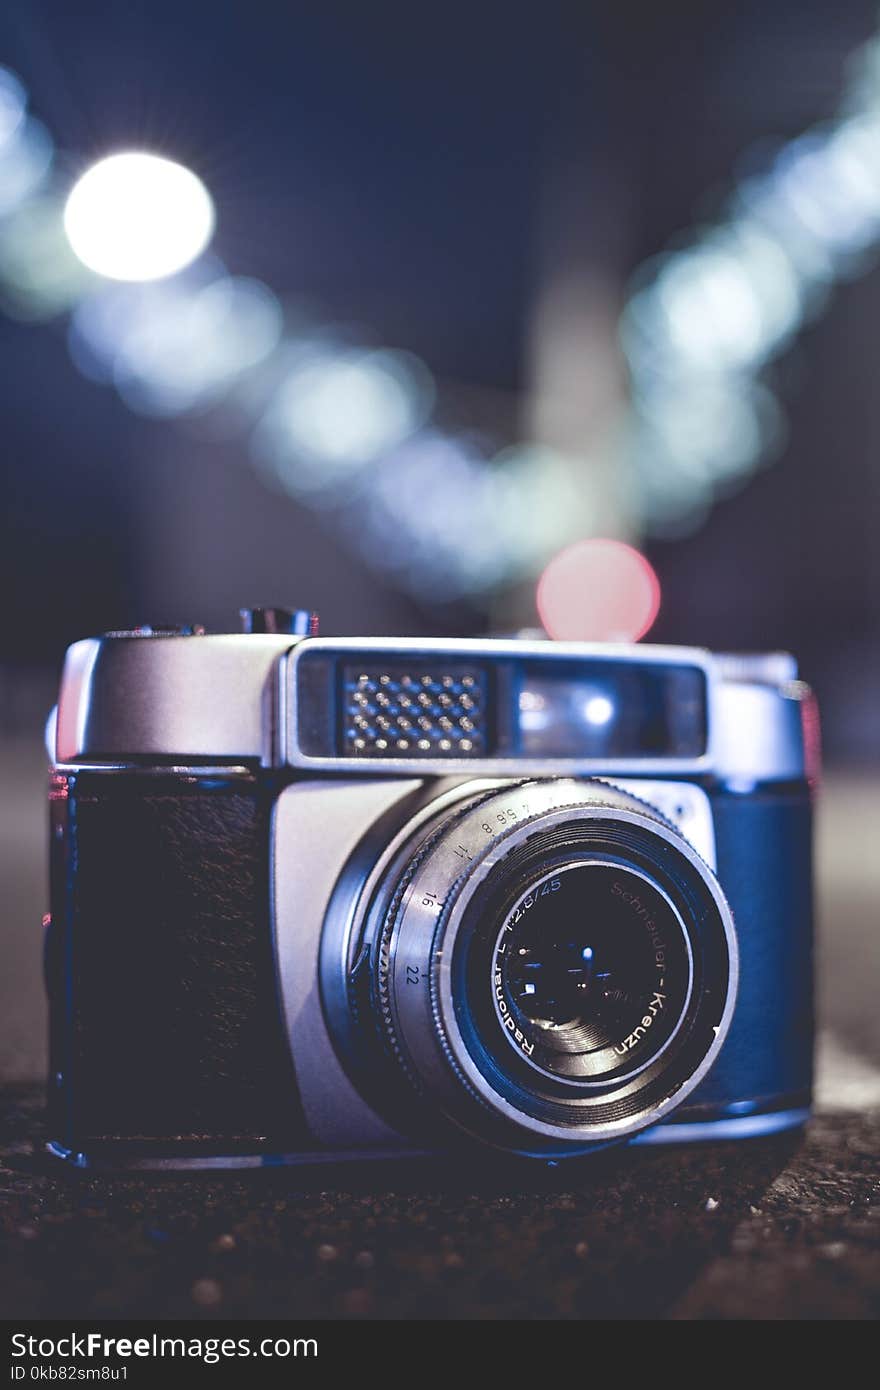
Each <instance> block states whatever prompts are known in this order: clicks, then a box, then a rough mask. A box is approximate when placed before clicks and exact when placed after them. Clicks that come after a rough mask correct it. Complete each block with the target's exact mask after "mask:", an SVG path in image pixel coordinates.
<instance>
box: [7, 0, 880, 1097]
mask: <svg viewBox="0 0 880 1390" xmlns="http://www.w3.org/2000/svg"><path fill="white" fill-rule="evenodd" d="M0 64H3V71H2V73H0V383H2V385H0V391H2V394H3V401H4V411H3V422H4V447H3V464H4V467H3V474H4V479H3V481H4V486H3V510H2V523H0V525H2V545H0V567H2V574H3V587H4V591H5V593H6V604H5V622H4V625H3V641H2V648H0V738H2V742H0V754H2V761H0V787H2V791H0V830H2V836H3V839H2V865H3V888H4V898H5V902H6V922H5V924H4V933H5V945H6V947H7V979H8V981H9V984H8V986H7V989H6V991H5V993H4V996H3V1004H4V1014H5V1025H4V1036H3V1038H2V1044H0V1071H2V1073H3V1074H4V1075H6V1076H13V1077H30V1076H33V1075H36V1074H39V1072H40V1069H41V1066H42V1046H43V1043H42V1028H43V1021H42V1020H43V1015H42V1000H41V993H40V982H39V950H38V933H39V920H40V914H41V912H42V911H43V910H44V906H43V899H44V891H43V858H42V856H43V835H44V830H43V800H42V799H43V776H44V767H43V759H42V754H41V745H40V739H41V731H42V726H43V723H44V720H45V716H46V713H47V711H48V708H49V706H50V705H51V703H52V701H53V686H54V682H55V680H56V678H57V673H58V670H59V666H60V661H61V657H62V655H63V651H64V648H65V646H66V645H67V644H68V643H69V642H71V641H72V640H74V639H76V638H78V637H81V636H85V635H89V634H93V633H96V632H100V631H103V630H106V629H110V628H115V627H125V626H132V625H136V624H138V623H155V624H157V625H162V624H174V623H181V622H193V621H196V622H201V623H204V624H206V625H208V626H209V627H215V628H221V629H222V628H224V627H227V626H229V625H230V624H233V623H234V622H235V620H236V614H237V610H238V609H239V607H241V606H242V605H244V604H248V603H256V604H259V603H266V604H269V603H289V604H293V605H301V606H310V607H314V608H317V609H318V610H319V611H320V613H321V618H322V628H323V631H324V632H326V633H354V634H368V633H374V634H378V633H401V634H415V633H430V634H467V635H470V634H479V633H484V632H489V631H492V630H503V631H512V630H516V629H519V628H526V627H531V628H534V627H535V626H536V625H537V622H538V617H537V613H536V608H535V600H534V595H535V585H536V580H537V577H538V576H539V574H540V573H541V571H542V569H543V567H544V565H545V564H546V563H547V562H548V561H549V560H550V559H551V558H552V556H553V555H554V554H556V553H557V552H558V551H560V550H561V549H562V548H563V547H565V546H566V545H568V544H569V543H571V542H572V541H575V540H578V539H580V538H584V537H591V536H610V537H617V538H620V539H624V540H626V541H628V542H630V543H631V544H633V545H635V546H637V547H638V548H639V549H640V550H642V551H643V552H644V553H645V554H647V556H648V557H649V559H650V561H651V563H652V564H653V566H654V568H655V570H656V572H657V575H658V576H659V580H660V585H661V591H662V604H661V608H660V614H659V617H658V619H657V622H656V624H655V625H654V627H653V628H652V630H651V633H650V640H652V641H660V642H681V643H695V644H704V645H708V646H711V647H715V648H721V649H725V648H730V649H747V650H757V649H762V648H785V649H789V650H792V651H793V652H795V653H796V654H797V656H798V657H799V659H800V661H801V668H802V672H803V674H804V676H805V678H806V679H808V680H810V681H811V682H812V683H813V684H814V685H815V687H816V688H817V690H818V693H819V696H820V700H821V703H822V710H823V724H824V738H825V751H826V758H827V761H828V765H829V768H830V773H831V775H830V777H829V783H828V795H827V801H826V806H827V811H826V816H825V818H824V819H823V828H822V836H821V838H820V856H819V857H820V873H821V874H822V878H821V884H822V892H823V894H824V897H823V912H824V916H825V921H824V925H825V928H826V933H827V935H826V940H828V939H830V940H831V941H832V943H833V944H832V946H831V947H828V948H825V947H823V956H822V968H821V971H820V999H821V1003H822V1007H823V1010H825V1015H824V1016H825V1017H826V1020H827V1019H830V1020H831V1022H832V1024H833V1029H834V1037H835V1043H834V1045H835V1047H837V1048H838V1054H835V1055H844V1056H845V1057H847V1058H851V1057H856V1056H857V1057H859V1058H865V1057H867V1056H868V1055H869V1054H870V1053H871V1052H872V1051H873V1049H874V1047H875V1036H874V1033H873V1032H872V1031H871V1030H872V1029H875V1027H876V1025H875V1024H874V1023H873V1022H872V1020H873V1017H874V1011H873V1001H872V1000H871V999H869V998H868V997H867V994H865V995H864V996H863V995H859V994H858V981H859V980H862V981H864V980H865V979H867V978H870V976H871V974H872V972H873V970H874V969H875V961H876V948H875V947H874V945H873V944H872V942H871V940H870V931H869V930H868V926H869V924H870V922H871V921H872V920H874V921H876V906H875V903H874V892H875V887H874V884H873V882H872V878H873V875H874V873H875V867H874V865H875V863H876V850H874V851H873V855H874V862H873V863H872V862H871V855H870V854H869V853H867V851H868V847H869V844H870V839H871V837H870V835H869V827H870V825H871V822H872V821H873V822H874V823H875V824H876V811H875V800H874V782H873V781H872V777H871V773H872V770H873V771H874V772H875V773H876V772H877V771H878V764H880V719H878V717H877V708H878V689H880V679H878V676H880V673H878V632H880V547H878V543H877V531H878V522H880V467H878V457H880V390H878V387H877V380H878V372H880V352H878V343H880V15H878V12H877V7H876V4H875V3H869V0H840V3H838V4H836V5H834V6H831V5H828V4H813V3H808V0H798V2H797V3H795V2H794V0H778V3H776V4H774V5H773V6H767V5H766V4H762V3H759V2H758V0H737V3H736V4H733V3H716V4H713V5H711V6H710V5H705V4H699V3H697V0H688V2H685V0H673V3H670V4H667V5H663V6H648V5H638V4H635V3H627V2H626V0H623V2H622V3H615V4H610V3H606V4H599V3H595V4H593V3H586V0H582V2H581V3H563V0H555V2H554V3H550V4H545V5H542V6H521V7H517V6H510V5H506V6H501V5H495V4H487V5H471V6H469V7H467V8H466V9H465V7H460V8H459V7H457V6H454V5H453V6H449V7H443V8H441V9H439V10H437V9H425V8H419V7H416V8H415V9H413V8H412V7H407V8H404V7H402V6H401V7H398V6H396V5H387V6H383V5H382V4H381V3H380V4H378V5H371V6H355V5H336V4H333V3H332V0H331V3H327V4H322V5H320V6H318V5H306V4H302V5H300V4H291V5H286V6H280V5H276V4H265V3H264V4H261V3H260V0H254V3H252V4H250V5H247V6H245V5H235V4H217V3H214V4H210V5H209V4H207V3H205V4H201V3H192V0H191V2H190V3H184V4H182V5H181V4H180V3H179V0H178V3H175V4H173V5H172V4H170V3H167V0H150V3H149V4H146V3H145V2H144V0H135V2H134V3H130V4H126V5H124V6H121V5H118V4H111V3H109V0H89V2H88V3H81V4H76V5H70V4H68V3H66V2H65V0H7V4H6V5H5V7H4V11H3V15H2V18H0ZM126 150H146V151H149V152H152V153H154V154H158V155H162V156H165V157H166V158H168V159H173V160H175V161H178V162H179V163H181V164H183V165H185V166H186V167H187V168H189V169H192V170H193V171H194V172H195V173H197V174H198V176H199V178H200V179H201V180H202V181H203V182H204V184H205V186H206V187H207V189H208V191H209V193H210V196H211V198H212V200H213V204H214V211H215V216H216V225H215V228H214V233H213V237H212V239H211V241H210V245H209V246H208V248H207V249H206V251H205V252H204V253H203V254H202V255H201V256H200V257H199V258H198V259H196V260H195V261H194V262H193V263H192V264H191V265H190V266H188V267H187V268H186V269H184V270H181V271H180V272H179V273H178V274H175V275H173V276H171V277H169V278H167V279H164V280H157V281H153V282H149V283H145V284H136V285H129V284H124V283H121V282H119V281H113V280H107V279H104V278H103V277H101V276H100V275H97V274H93V273H91V272H90V271H88V270H86V269H85V267H84V266H83V265H82V264H81V262H80V261H78V260H77V259H76V257H75V256H74V254H73V252H72V250H71V248H70V245H69V244H68V242H67V240H66V238H65V232H64V224H63V221H62V213H63V208H64V204H65V200H66V198H67V196H68V194H69V192H70V189H71V188H72V186H73V185H74V183H75V182H76V180H77V179H78V178H79V176H80V175H81V174H82V173H83V172H84V171H85V170H86V169H87V168H88V167H89V166H90V165H91V164H93V163H94V162H95V161H97V160H99V159H101V158H102V157H104V156H106V155H109V154H112V153H114V152H117V151H126ZM863 851H864V852H863ZM832 919H833V920H832ZM835 933H837V935H834V934H835ZM841 943H843V944H844V947H845V949H843V950H841V949H840V946H841ZM863 989H864V986H863ZM850 1071H851V1069H850ZM848 1074H849V1073H848ZM868 1084H869V1083H868V1082H867V1081H866V1082H865V1085H868ZM872 1084H874V1086H875V1090H876V1082H874V1083H872Z"/></svg>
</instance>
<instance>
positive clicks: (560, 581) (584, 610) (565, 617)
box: [537, 538, 660, 722]
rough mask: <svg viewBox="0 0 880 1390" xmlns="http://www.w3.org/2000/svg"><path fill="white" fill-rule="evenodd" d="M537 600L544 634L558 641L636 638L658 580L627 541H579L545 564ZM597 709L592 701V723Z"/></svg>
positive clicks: (645, 624) (653, 610)
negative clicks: (544, 630) (625, 542)
mask: <svg viewBox="0 0 880 1390" xmlns="http://www.w3.org/2000/svg"><path fill="white" fill-rule="evenodd" d="M537 603H538V614H539V616H540V619H541V622H542V623H543V625H544V627H545V629H546V631H547V633H548V634H549V635H550V636H551V637H553V638H556V639H557V640H559V641H568V642H636V641H638V639H639V638H640V637H643V636H644V635H645V633H646V632H647V631H648V629H649V628H650V627H651V625H652V623H653V622H654V619H655V618H656V616H657V613H658V611H659V608H660V583H659V580H658V579H657V576H656V574H655V573H654V570H653V568H652V566H651V564H650V563H649V561H648V560H646V559H645V556H644V555H642V554H640V553H639V551H638V550H634V549H633V547H632V546H630V545H625V544H624V543H623V542H622V541H615V540H605V539H598V538H597V539H594V540H581V541H575V543H574V544H573V545H570V546H567V547H566V549H565V550H562V551H560V553H559V554H558V555H555V556H554V557H553V559H552V560H551V561H550V563H549V564H548V565H547V566H546V568H545V570H544V572H543V574H542V575H541V578H540V579H539V581H538V590H537ZM602 714H603V711H602V710H601V708H599V707H598V706H597V707H596V708H595V709H594V710H593V711H592V716H593V717H594V718H595V719H596V722H601V720H602ZM587 717H588V718H590V717H591V716H590V715H589V714H588V715H587Z"/></svg>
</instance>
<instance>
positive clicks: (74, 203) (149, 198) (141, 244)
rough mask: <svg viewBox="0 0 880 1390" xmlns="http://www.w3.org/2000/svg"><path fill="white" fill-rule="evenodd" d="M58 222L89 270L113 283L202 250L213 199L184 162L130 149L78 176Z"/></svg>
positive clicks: (164, 268) (154, 274)
mask: <svg viewBox="0 0 880 1390" xmlns="http://www.w3.org/2000/svg"><path fill="white" fill-rule="evenodd" d="M64 227H65V231H66V232H67V236H68V239H69V241H70V244H71V246H72V247H73V249H74V251H75V253H76V255H77V256H78V257H79V259H80V260H81V261H82V262H83V263H84V264H85V265H87V266H88V267H89V269H90V270H94V271H97V273H98V274H99V275H105V276H107V277H108V279H111V280H159V279H162V278H163V277H164V276H166V275H173V274H174V272H175V271H178V270H182V269H183V267H184V266H186V265H189V263H190V262H191V261H193V260H195V258H196V256H198V255H199V254H200V252H202V251H203V250H204V249H205V247H206V246H207V244H208V242H209V241H210V239H211V234H212V232H213V230H214V204H213V203H212V201H211V197H210V194H209V193H208V190H207V189H206V188H205V185H204V184H203V183H202V181H201V179H199V178H197V177H196V175H195V174H193V173H192V172H191V171H190V170H189V169H185V168H184V167H183V165H182V164H175V163H174V161H173V160H170V159H161V158H160V157H159V156H158V155H154V154H144V153H141V152H134V151H133V152H130V153H126V154H115V155H111V156H110V157H109V158H107V159H102V160H101V161H100V162H99V163H98V164H94V165H93V166H92V168H91V169H88V170H87V171H86V173H84V174H83V176H82V178H81V179H80V180H79V181H78V182H77V183H76V184H75V185H74V187H73V189H72V191H71V194H70V197H69V198H68V200H67V206H66V207H65V209H64Z"/></svg>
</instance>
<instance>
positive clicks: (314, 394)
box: [253, 342, 434, 497]
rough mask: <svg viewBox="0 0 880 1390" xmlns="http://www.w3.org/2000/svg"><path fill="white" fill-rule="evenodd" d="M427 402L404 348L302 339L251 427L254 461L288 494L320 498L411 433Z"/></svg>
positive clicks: (422, 376)
mask: <svg viewBox="0 0 880 1390" xmlns="http://www.w3.org/2000/svg"><path fill="white" fill-rule="evenodd" d="M433 399H434V386H433V381H432V379H431V376H430V373H429V372H428V370H427V368H426V367H425V366H424V365H423V364H422V363H421V362H419V360H418V359H417V358H415V357H413V356H411V355H410V354H409V353H404V352H392V351H389V350H381V351H380V350H373V351H364V350H362V349H351V348H344V347H341V346H338V345H333V344H330V343H320V344H318V343H313V344H309V343H307V342H306V343H303V344H302V346H301V349H300V351H299V352H298V353H297V354H296V355H295V356H294V358H293V360H292V362H291V364H290V367H289V370H288V372H287V375H286V376H285V377H284V379H283V380H282V381H281V383H280V385H279V386H278V388H277V389H276V391H275V393H274V395H273V396H272V399H271V400H270V402H269V404H268V406H267V408H266V410H265V412H264V414H263V416H262V419H261V420H260V422H259V424H258V425H257V428H256V430H255V432H254V441H253V447H254V452H255V454H256V456H257V457H258V459H259V460H260V461H261V462H262V463H263V464H264V465H268V467H269V468H270V469H271V470H272V471H273V472H274V473H275V474H276V476H277V478H278V479H279V480H280V482H281V483H282V485H283V486H284V487H285V488H286V490H287V491H289V492H290V493H291V494H292V495H294V496H297V497H300V496H309V495H316V496H318V495H326V494H328V493H331V492H333V491H334V490H335V489H337V488H339V487H341V486H344V485H348V484H349V483H350V482H351V480H352V478H353V477H354V475H356V474H357V473H358V472H360V471H361V470H362V469H363V468H364V467H365V466H366V465H367V464H369V463H370V462H371V461H372V460H374V459H376V458H378V457H380V456H384V455H387V454H388V453H390V452H391V451H393V450H394V449H396V448H397V446H398V445H399V444H401V443H402V442H403V440H405V439H407V438H408V437H409V436H410V435H412V434H413V433H414V432H415V431H416V430H417V429H418V427H419V426H420V425H421V424H422V422H423V421H424V419H425V417H426V416H427V414H428V412H429V410H430V408H431V406H432V404H433Z"/></svg>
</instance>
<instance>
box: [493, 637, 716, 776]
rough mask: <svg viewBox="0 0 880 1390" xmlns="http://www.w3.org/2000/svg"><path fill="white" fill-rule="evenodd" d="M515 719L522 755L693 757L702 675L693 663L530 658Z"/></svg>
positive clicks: (701, 748) (700, 729)
mask: <svg viewBox="0 0 880 1390" xmlns="http://www.w3.org/2000/svg"><path fill="white" fill-rule="evenodd" d="M518 721H519V739H518V749H519V753H520V755H521V756H522V757H525V758H638V757H669V758H698V757H701V756H702V754H704V753H705V751H706V678H705V676H704V674H703V672H702V671H701V670H699V669H698V668H697V667H695V666H665V665H658V664H652V665H648V664H647V663H646V664H645V665H641V664H637V663H634V662H609V661H601V662H577V663H574V662H568V661H564V662H563V661H529V662H525V663H524V664H523V666H522V668H521V678H520V682H519V696H518Z"/></svg>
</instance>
